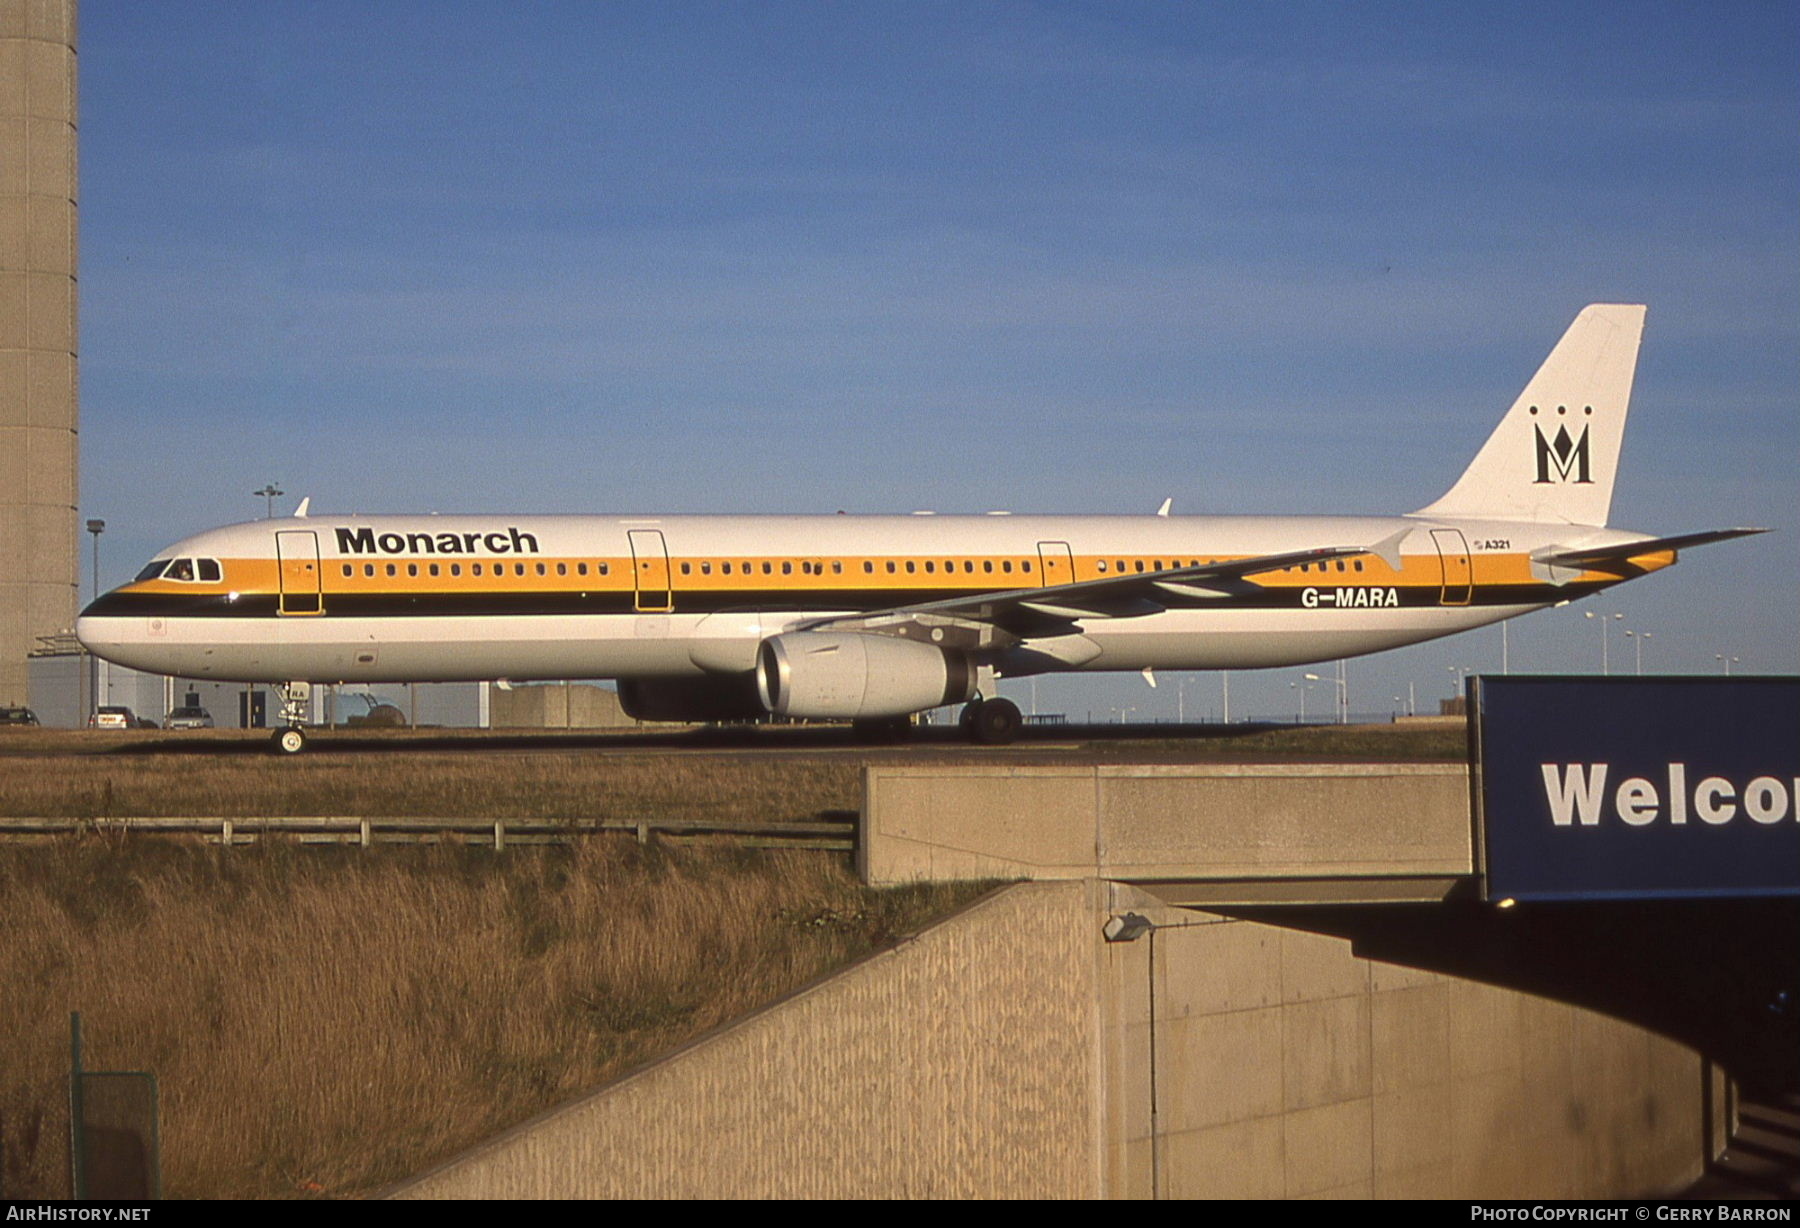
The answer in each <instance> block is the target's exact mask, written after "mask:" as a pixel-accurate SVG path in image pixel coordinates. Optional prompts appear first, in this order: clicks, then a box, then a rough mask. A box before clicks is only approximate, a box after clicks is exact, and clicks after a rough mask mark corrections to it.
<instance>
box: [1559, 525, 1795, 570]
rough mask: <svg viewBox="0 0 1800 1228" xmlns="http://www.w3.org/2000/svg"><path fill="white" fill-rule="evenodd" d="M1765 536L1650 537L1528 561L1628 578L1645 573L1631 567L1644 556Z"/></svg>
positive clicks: (1726, 532) (1745, 532)
mask: <svg viewBox="0 0 1800 1228" xmlns="http://www.w3.org/2000/svg"><path fill="white" fill-rule="evenodd" d="M1767 532H1768V530H1767V529H1712V530H1709V531H1708V532H1705V533H1683V534H1681V535H1679V536H1677V537H1652V538H1650V539H1648V540H1647V541H1638V542H1622V543H1620V544H1618V545H1613V546H1595V547H1591V548H1586V549H1577V550H1552V551H1549V552H1547V553H1545V554H1542V555H1537V556H1534V557H1533V559H1532V561H1533V562H1535V563H1543V564H1548V565H1550V566H1553V567H1579V568H1582V569H1584V570H1587V571H1603V572H1607V573H1609V574H1612V575H1619V576H1629V575H1634V574H1636V573H1638V572H1641V571H1644V570H1645V569H1644V568H1642V567H1639V566H1637V565H1636V564H1635V563H1633V562H1632V560H1633V559H1637V558H1642V557H1643V556H1644V555H1647V554H1662V553H1665V552H1668V551H1675V550H1685V549H1687V548H1688V547H1689V546H1704V545H1708V544H1709V543H1711V542H1723V541H1730V540H1731V539H1732V538H1734V537H1750V536H1753V535H1754V534H1757V533H1767Z"/></svg>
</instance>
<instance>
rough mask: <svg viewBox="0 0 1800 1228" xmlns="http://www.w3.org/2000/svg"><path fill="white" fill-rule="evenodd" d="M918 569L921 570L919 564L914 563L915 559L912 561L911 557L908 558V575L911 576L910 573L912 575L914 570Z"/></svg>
mask: <svg viewBox="0 0 1800 1228" xmlns="http://www.w3.org/2000/svg"><path fill="white" fill-rule="evenodd" d="M918 570H919V569H918V567H917V565H916V564H914V563H913V561H912V560H911V559H907V560H906V574H907V575H909V576H910V575H912V574H913V573H914V572H916V571H918Z"/></svg>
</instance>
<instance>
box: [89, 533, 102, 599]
mask: <svg viewBox="0 0 1800 1228" xmlns="http://www.w3.org/2000/svg"><path fill="white" fill-rule="evenodd" d="M87 531H88V532H89V533H92V534H93V535H94V594H93V595H94V597H96V598H97V597H99V596H100V535H101V534H102V533H104V532H106V522H105V521H104V520H90V521H88V522H87Z"/></svg>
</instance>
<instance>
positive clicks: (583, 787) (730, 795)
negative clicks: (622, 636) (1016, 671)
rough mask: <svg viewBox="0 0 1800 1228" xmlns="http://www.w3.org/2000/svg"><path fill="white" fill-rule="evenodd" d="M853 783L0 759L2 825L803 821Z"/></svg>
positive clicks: (794, 769) (438, 761) (331, 758)
mask: <svg viewBox="0 0 1800 1228" xmlns="http://www.w3.org/2000/svg"><path fill="white" fill-rule="evenodd" d="M861 787H862V786H861V776H860V772H859V770H858V765H857V764H856V763H854V762H852V761H851V760H848V759H842V760H832V759H820V760H817V761H812V762H794V761H791V760H782V759H773V758H767V757H756V756H710V755H670V754H658V753H655V752H646V753H627V754H609V755H595V754H584V753H579V752H571V753H567V754H564V753H545V754H529V755H506V756H494V755H481V754H470V753H464V752H460V751H456V750H431V751H419V750H411V749H407V748H406V747H405V746H404V744H400V745H396V746H395V747H394V748H393V750H392V752H391V753H375V754H356V755H346V754H331V753H328V752H325V753H316V754H314V753H309V754H303V755H301V756H299V757H297V758H293V759H277V758H275V757H274V756H271V755H266V754H261V753H250V754H197V753H181V752H180V750H179V749H177V750H174V751H172V752H170V753H157V754H80V753H66V752H61V751H52V752H50V753H47V754H43V755H6V756H0V817H3V816H39V815H41V816H45V817H55V818H65V817H67V818H95V819H105V818H117V817H123V816H139V815H179V816H195V815H205V816H211V815H230V816H232V817H234V818H259V817H267V816H275V815H333V814H336V815H358V816H363V817H369V818H378V817H379V818H387V817H395V816H413V815H418V816H430V817H438V818H451V817H454V818H483V817H495V816H499V817H518V818H554V819H637V818H641V817H661V818H693V819H712V820H725V819H729V820H733V821H738V820H748V819H806V818H814V817H816V816H817V814H818V813H819V812H820V811H821V810H832V809H847V810H853V809H855V808H856V806H857V804H858V801H859V797H860V791H861Z"/></svg>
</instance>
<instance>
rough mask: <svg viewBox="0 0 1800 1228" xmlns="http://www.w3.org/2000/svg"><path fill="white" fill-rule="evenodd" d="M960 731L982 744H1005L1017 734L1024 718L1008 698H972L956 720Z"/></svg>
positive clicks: (1017, 706)
mask: <svg viewBox="0 0 1800 1228" xmlns="http://www.w3.org/2000/svg"><path fill="white" fill-rule="evenodd" d="M957 723H958V724H959V725H961V727H962V731H963V732H964V733H966V734H968V735H969V737H970V738H971V739H972V740H973V741H976V742H979V743H981V745H983V746H1006V745H1009V744H1010V743H1011V742H1012V740H1013V739H1014V738H1016V737H1018V736H1019V727H1020V726H1022V725H1023V724H1024V723H1025V718H1024V717H1022V716H1020V715H1019V705H1017V704H1015V703H1013V702H1012V701H1011V700H1010V699H972V700H970V701H969V703H968V704H967V706H965V707H964V708H963V710H962V716H961V718H960V719H959V720H958V722H957Z"/></svg>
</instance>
